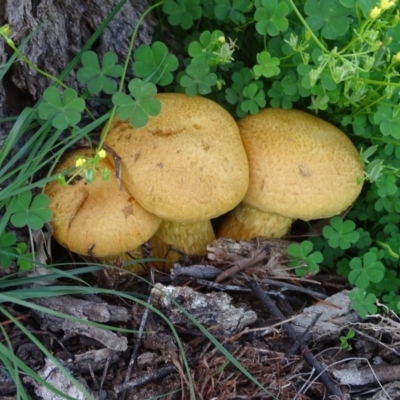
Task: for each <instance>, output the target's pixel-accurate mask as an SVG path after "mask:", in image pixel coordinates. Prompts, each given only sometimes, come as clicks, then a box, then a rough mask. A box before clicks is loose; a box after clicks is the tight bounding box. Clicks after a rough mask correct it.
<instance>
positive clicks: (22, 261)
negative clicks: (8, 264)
mask: <svg viewBox="0 0 400 400" xmlns="http://www.w3.org/2000/svg"><path fill="white" fill-rule="evenodd" d="M27 248H28V246H27V244H26V243H24V242H21V243H18V244H17V246H16V247H15V250H16V253H17V265H18V266H19V268H20V269H21V270H22V271H29V270H30V269H32V267H33V253H27V252H26V250H27Z"/></svg>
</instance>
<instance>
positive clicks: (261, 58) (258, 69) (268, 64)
mask: <svg viewBox="0 0 400 400" xmlns="http://www.w3.org/2000/svg"><path fill="white" fill-rule="evenodd" d="M257 63H258V64H256V65H255V66H254V67H253V71H254V75H255V77H256V79H258V78H259V77H260V76H264V77H265V78H271V77H272V76H275V75H278V74H279V72H280V69H279V67H278V65H279V64H280V60H279V58H277V57H271V54H269V53H268V51H262V52H261V53H258V54H257Z"/></svg>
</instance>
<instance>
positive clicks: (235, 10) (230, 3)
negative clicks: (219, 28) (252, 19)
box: [214, 0, 250, 25]
mask: <svg viewBox="0 0 400 400" xmlns="http://www.w3.org/2000/svg"><path fill="white" fill-rule="evenodd" d="M249 9H250V1H249V0H216V2H215V8H214V13H215V16H216V17H217V19H219V20H220V21H224V20H226V19H228V18H229V19H230V20H231V21H232V22H233V23H235V24H237V25H238V24H244V23H245V22H246V17H245V16H244V13H245V12H246V11H249Z"/></svg>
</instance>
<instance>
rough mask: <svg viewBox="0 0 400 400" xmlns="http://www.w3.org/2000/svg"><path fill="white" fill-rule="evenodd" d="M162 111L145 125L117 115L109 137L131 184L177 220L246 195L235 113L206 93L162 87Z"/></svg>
mask: <svg viewBox="0 0 400 400" xmlns="http://www.w3.org/2000/svg"><path fill="white" fill-rule="evenodd" d="M157 98H158V99H159V100H160V102H161V113H160V114H159V115H158V116H156V117H152V118H150V121H149V123H148V124H147V125H146V126H144V127H143V128H139V129H137V128H132V127H131V125H130V124H129V122H128V121H126V122H123V121H120V120H117V119H115V120H114V121H113V124H112V126H111V129H110V132H109V133H108V136H107V138H106V140H105V143H106V144H107V145H108V146H109V147H110V148H112V149H113V150H114V151H115V152H116V154H117V155H118V156H119V157H120V158H121V167H122V175H123V180H124V182H125V184H126V185H127V187H128V190H129V191H130V192H131V193H132V194H133V195H134V196H135V198H136V199H137V201H138V202H139V203H140V204H141V205H142V206H143V207H144V208H146V209H147V210H149V211H150V212H152V213H153V214H155V215H158V216H160V217H162V218H164V219H166V220H169V221H173V222H196V221H199V220H206V219H211V218H214V217H217V216H219V215H221V214H223V213H225V212H228V211H229V210H231V209H233V208H234V207H235V206H236V205H237V204H239V202H240V201H241V200H242V199H243V197H244V195H245V193H246V191H247V187H248V182H249V167H248V162H247V156H246V153H245V150H244V147H243V143H242V141H241V137H240V133H239V129H238V127H237V124H236V122H235V120H234V119H233V117H232V116H231V115H230V114H229V113H228V112H227V111H226V110H225V109H223V108H222V107H221V106H220V105H218V104H217V103H215V102H214V101H212V100H209V99H207V98H204V97H200V96H197V97H189V96H187V95H185V94H180V93H162V94H158V95H157Z"/></svg>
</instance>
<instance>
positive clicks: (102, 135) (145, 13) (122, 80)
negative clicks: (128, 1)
mask: <svg viewBox="0 0 400 400" xmlns="http://www.w3.org/2000/svg"><path fill="white" fill-rule="evenodd" d="M163 2H164V0H163V1H160V2H158V3H156V4H154V5H152V6H150V7H149V8H148V9H147V10H146V11H145V12H144V13H143V14H142V15H141V16H140V18H139V20H138V22H137V24H136V26H135V29H134V30H133V32H132V35H131V39H130V41H129V47H128V52H127V55H126V58H125V63H124V69H123V71H122V76H121V81H120V84H119V89H118V92H119V93H120V92H122V89H123V87H124V84H125V77H126V73H127V70H128V65H129V61H130V59H131V55H132V49H133V44H134V42H135V39H136V36H137V33H138V30H139V27H140V25H141V24H142V22H143V20H144V19H145V18H146V17H147V15H148V14H149V13H150V12H151V11H153V10H154V9H155V8H157V7H159V6H161V5H162V4H163ZM115 111H116V106H115V105H114V106H113V108H112V109H111V114H110V118H109V119H108V121H107V124H106V126H105V128H104V130H103V132H102V133H101V137H100V142H99V146H98V150H101V148H102V146H103V144H104V141H105V139H106V137H107V134H108V131H109V130H110V126H111V122H112V120H113V119H114V116H115Z"/></svg>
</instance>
